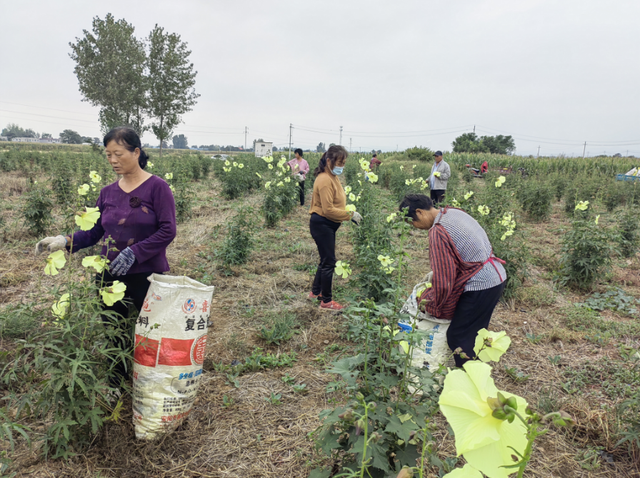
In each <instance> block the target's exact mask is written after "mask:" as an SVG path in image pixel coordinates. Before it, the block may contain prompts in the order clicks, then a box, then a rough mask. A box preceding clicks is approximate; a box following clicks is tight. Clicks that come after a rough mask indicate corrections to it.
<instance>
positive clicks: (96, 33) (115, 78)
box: [69, 13, 146, 134]
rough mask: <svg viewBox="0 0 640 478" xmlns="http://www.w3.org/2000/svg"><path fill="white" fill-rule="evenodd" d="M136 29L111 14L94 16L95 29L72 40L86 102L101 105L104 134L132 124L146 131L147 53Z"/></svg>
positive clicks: (140, 130) (72, 56) (76, 68)
mask: <svg viewBox="0 0 640 478" xmlns="http://www.w3.org/2000/svg"><path fill="white" fill-rule="evenodd" d="M134 30H135V28H134V27H133V25H131V24H129V23H127V22H126V21H125V20H124V19H122V20H118V21H115V19H114V17H113V15H111V14H110V13H108V14H107V16H106V17H105V19H104V20H101V19H100V18H99V17H95V18H94V19H93V30H92V32H89V31H87V30H83V34H84V37H83V38H81V39H80V38H76V43H69V46H71V50H72V51H71V53H70V54H69V56H71V58H72V59H73V60H74V61H75V62H76V67H75V69H74V71H75V73H76V76H77V77H78V83H79V87H80V92H81V93H82V95H83V96H84V100H83V101H87V102H89V103H90V104H91V105H93V106H99V107H100V115H99V119H100V125H101V128H102V131H103V132H104V133H106V132H107V131H109V130H110V129H111V128H113V127H115V126H120V125H129V126H131V127H132V128H134V129H135V130H136V131H137V132H138V133H139V134H142V133H143V132H144V130H145V128H144V123H143V114H144V110H145V106H146V99H145V92H146V85H145V76H144V67H145V61H146V53H145V47H144V43H143V42H142V41H140V40H137V39H136V38H135V37H134V36H133V32H134Z"/></svg>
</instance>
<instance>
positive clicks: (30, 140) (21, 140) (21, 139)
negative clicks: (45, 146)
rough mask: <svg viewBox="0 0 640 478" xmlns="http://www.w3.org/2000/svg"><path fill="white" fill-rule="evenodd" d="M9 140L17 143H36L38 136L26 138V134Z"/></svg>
mask: <svg viewBox="0 0 640 478" xmlns="http://www.w3.org/2000/svg"><path fill="white" fill-rule="evenodd" d="M11 141H16V142H18V143H37V142H38V138H28V137H26V136H23V137H18V138H13V139H12V140H11Z"/></svg>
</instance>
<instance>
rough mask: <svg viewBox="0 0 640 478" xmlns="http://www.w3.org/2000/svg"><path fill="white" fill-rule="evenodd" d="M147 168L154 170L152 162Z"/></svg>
mask: <svg viewBox="0 0 640 478" xmlns="http://www.w3.org/2000/svg"><path fill="white" fill-rule="evenodd" d="M147 168H149V169H153V163H152V162H151V161H148V162H147Z"/></svg>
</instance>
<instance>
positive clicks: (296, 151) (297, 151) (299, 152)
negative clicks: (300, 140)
mask: <svg viewBox="0 0 640 478" xmlns="http://www.w3.org/2000/svg"><path fill="white" fill-rule="evenodd" d="M296 153H298V154H299V155H300V157H302V156H303V153H302V149H300V148H298V149H296V150H295V151H294V152H293V154H296Z"/></svg>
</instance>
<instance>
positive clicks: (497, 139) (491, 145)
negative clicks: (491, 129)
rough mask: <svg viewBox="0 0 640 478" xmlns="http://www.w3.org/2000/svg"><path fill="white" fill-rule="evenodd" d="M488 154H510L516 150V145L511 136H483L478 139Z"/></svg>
mask: <svg viewBox="0 0 640 478" xmlns="http://www.w3.org/2000/svg"><path fill="white" fill-rule="evenodd" d="M480 140H481V141H482V144H484V145H485V146H486V147H487V149H488V150H489V152H490V153H493V154H512V153H513V152H514V151H515V150H516V143H515V141H514V140H513V138H512V137H511V136H503V135H501V134H499V135H497V136H483V137H482V138H480Z"/></svg>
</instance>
